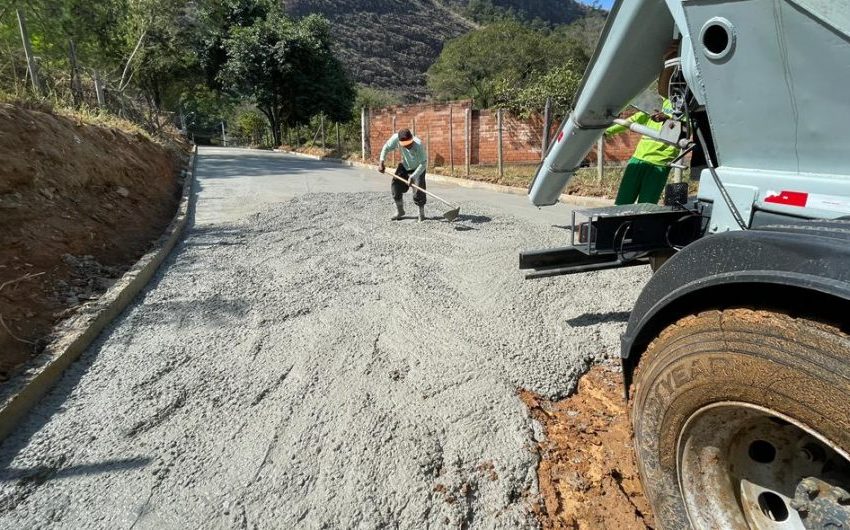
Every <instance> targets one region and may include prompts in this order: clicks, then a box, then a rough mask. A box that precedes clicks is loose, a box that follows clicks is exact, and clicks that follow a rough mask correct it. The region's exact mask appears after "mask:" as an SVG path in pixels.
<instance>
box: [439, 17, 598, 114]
mask: <svg viewBox="0 0 850 530" xmlns="http://www.w3.org/2000/svg"><path fill="white" fill-rule="evenodd" d="M586 62H587V57H586V55H585V53H584V51H583V49H582V48H581V46H580V45H579V43H578V41H577V40H576V39H574V38H573V37H571V36H570V35H567V34H565V33H557V32H550V31H548V30H537V29H534V28H531V27H529V26H527V25H524V24H522V23H519V22H516V21H513V22H500V23H496V24H491V25H489V26H486V27H484V28H482V29H478V30H474V31H472V32H470V33H467V34H466V35H463V36H461V37H459V38H457V39H454V40H451V41H449V42H448V43H446V46H445V47H444V48H443V51H442V53H441V54H440V57H439V58H438V59H437V62H435V63H434V65H433V66H432V67H431V68H430V69H429V70H428V86H429V88H430V89H431V91H432V93H433V94H434V95H435V96H436V97H437V98H438V99H457V98H473V99H474V100H475V101H476V104H477V105H479V106H481V107H489V106H491V105H493V104H495V103H496V98H497V95H499V94H500V93H502V92H504V89H503V87H505V86H510V87H514V89H515V90H518V89H521V88H523V87H526V86H527V85H529V83H532V82H533V81H535V79H537V78H539V77H540V76H541V75H542V74H544V73H546V72H548V71H549V70H550V69H552V68H554V67H559V68H562V69H563V68H572V69H574V70H575V71H576V72H578V73H580V72H581V71H582V70H583V68H584V65H585V64H586Z"/></svg>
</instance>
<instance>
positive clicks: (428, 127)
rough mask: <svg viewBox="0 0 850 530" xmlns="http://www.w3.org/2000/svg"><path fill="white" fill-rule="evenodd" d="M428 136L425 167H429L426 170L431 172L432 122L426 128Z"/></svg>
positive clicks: (426, 139) (426, 138)
mask: <svg viewBox="0 0 850 530" xmlns="http://www.w3.org/2000/svg"><path fill="white" fill-rule="evenodd" d="M426 131H427V132H426V136H425V159H426V162H425V165H426V166H427V167H426V168H425V169H427V170H429V171H430V170H431V122H430V121H429V122H428V126H427V128H426Z"/></svg>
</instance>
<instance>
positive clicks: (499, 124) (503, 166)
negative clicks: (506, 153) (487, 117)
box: [496, 109, 505, 178]
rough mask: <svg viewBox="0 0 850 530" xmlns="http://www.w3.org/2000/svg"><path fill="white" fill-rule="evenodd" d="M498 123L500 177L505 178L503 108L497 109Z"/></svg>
mask: <svg viewBox="0 0 850 530" xmlns="http://www.w3.org/2000/svg"><path fill="white" fill-rule="evenodd" d="M496 123H497V127H498V130H499V135H498V138H499V139H498V142H499V143H498V146H497V151H496V152H497V154H498V157H499V178H503V177H504V176H505V165H504V160H503V155H502V109H497V110H496Z"/></svg>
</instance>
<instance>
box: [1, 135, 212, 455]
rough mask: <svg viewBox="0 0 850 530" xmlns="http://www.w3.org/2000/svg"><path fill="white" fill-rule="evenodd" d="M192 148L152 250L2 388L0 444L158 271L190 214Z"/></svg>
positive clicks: (62, 327) (194, 156)
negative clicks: (168, 217)
mask: <svg viewBox="0 0 850 530" xmlns="http://www.w3.org/2000/svg"><path fill="white" fill-rule="evenodd" d="M197 152H198V151H197V147H196V148H195V150H194V152H193V153H192V154H191V155H190V157H189V164H188V168H187V169H186V170H184V171H185V177H184V180H183V191H182V195H181V197H180V203H179V205H178V207H177V213H175V214H174V218H173V219H172V220H171V223H169V225H168V228H166V229H165V232H163V234H162V235H161V236H160V238H159V239H158V240H157V242H156V244H155V245H154V249H153V250H151V251H150V252H148V253H147V254H145V255H144V256H142V258H141V259H139V261H137V262H136V264H135V265H133V267H132V268H131V269H130V270H128V271H127V272H126V273H124V275H123V276H121V278H119V279H118V280H117V281H116V282H115V283H114V284H113V285H112V287H110V288H109V289H108V290H107V291H106V292H105V293H104V294H103V295H102V296H101V297H100V298H98V299H97V300H96V301H94V302H92V303H91V304H87V305H85V306H83V307H82V308H81V309H80V310H79V312H78V313H77V314H76V315H75V316H74V317H72V318H70V319H68V320H66V321H64V322H62V323H61V324H60V325H59V327H58V329H57V330H56V332H55V333H56V334H57V335H58V336H59V338H58V339H57V340H55V341H54V342H52V343H51V344H50V345H48V347H47V348H46V349H45V351H44V352H43V353H42V354H41V355H39V356H38V357H37V358H36V360H35V362H34V364H33V365H32V366H30V367H29V368H27V370H25V371H24V372H23V373H21V374H19V375H18V376H16V377H15V378H13V379H12V380H11V381H9V382H8V383H7V384H5V385H4V387H5V388H4V389H3V391H2V393H1V394H0V440H2V439H4V438H6V436H8V435H9V434H10V433H11V432H12V431H13V430H14V428H15V426H16V425H17V424H18V422H19V421H20V420H21V419H22V418H23V417H24V416H25V415H26V413H27V412H29V410H30V409H31V408H32V407H33V406H35V405H36V404H37V403H38V401H39V400H40V399H41V397H42V396H44V395H45V394H46V393H47V392H48V391H49V390H50V389H51V388H52V387H53V385H54V384H55V383H56V382H57V381H58V380H59V378H60V377H62V374H63V373H64V372H65V369H66V368H68V367H69V366H70V365H71V363H73V362H74V361H75V360H77V359H78V358H79V357H80V355H82V353H83V352H84V351H85V350H86V348H88V347H89V346H90V345H91V343H92V342H94V340H95V339H96V338H97V337H98V335H100V332H101V331H103V329H104V328H105V327H106V326H108V325H109V324H110V323H111V322H112V321H113V320H114V319H115V318H116V317H117V316H118V315H120V314H121V312H122V311H124V309H125V308H126V307H127V306H128V305H129V304H130V302H132V301H133V299H134V298H135V297H136V295H137V294H139V292H140V291H141V290H142V289H144V288H145V286H146V285H147V284H148V282H149V281H150V280H151V278H153V276H154V274H155V273H156V271H157V269H158V268H159V266H160V265H161V264H162V262H163V261H165V258H166V257H168V255H169V254H170V253H171V251H172V250H173V249H174V246H175V245H176V244H177V241H178V240H179V239H180V237H181V236H182V235H183V230H184V229H185V228H186V224H187V222H188V220H189V214H190V213H191V206H192V205H191V202H192V201H191V196H192V188H193V185H194V182H195V164H196V163H197Z"/></svg>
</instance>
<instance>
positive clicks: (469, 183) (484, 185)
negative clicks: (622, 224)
mask: <svg viewBox="0 0 850 530" xmlns="http://www.w3.org/2000/svg"><path fill="white" fill-rule="evenodd" d="M274 151H275V152H276V153H283V154H286V155H291V156H298V157H302V158H308V159H310V160H321V161H323V162H335V163H337V164H342V165H344V166H349V167H358V168H363V169H372V168H373V167H374V164H366V163H363V162H353V161H351V160H343V159H341V158H333V157H329V156H319V155H308V154H306V153H298V152H296V151H285V150H283V149H275V150H274ZM428 180H429V181H431V182H442V183H445V184H454V185H456V186H460V187H462V188H475V189H481V190H489V191H497V192H500V193H509V194H511V195H525V194H526V193H528V190H526V189H525V188H517V187H515V186H505V185H503V184H493V183H491V182H482V181H480V180H470V179H463V178H457V177H449V176H447V175H440V174H438V173H428ZM558 201H559V202H562V203H564V204H569V205H571V206H582V207H586V208H596V207H600V206H612V205H613V204H614V201H613V199H603V198H601V197H587V196H584V195H567V194H566V193H563V194H561V196H560V197H559V198H558Z"/></svg>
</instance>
